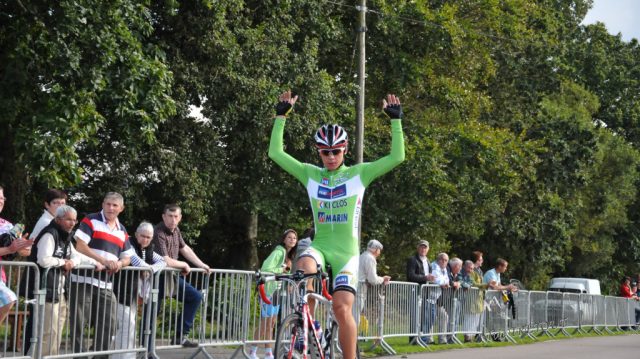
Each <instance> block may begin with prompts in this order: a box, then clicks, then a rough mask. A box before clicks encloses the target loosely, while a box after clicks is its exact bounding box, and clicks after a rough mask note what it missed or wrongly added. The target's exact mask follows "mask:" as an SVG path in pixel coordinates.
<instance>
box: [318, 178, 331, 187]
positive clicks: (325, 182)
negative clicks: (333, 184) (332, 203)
mask: <svg viewBox="0 0 640 359" xmlns="http://www.w3.org/2000/svg"><path fill="white" fill-rule="evenodd" d="M320 183H322V184H323V185H325V186H328V185H329V179H328V178H326V177H322V181H320Z"/></svg>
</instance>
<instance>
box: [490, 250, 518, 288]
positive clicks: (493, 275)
mask: <svg viewBox="0 0 640 359" xmlns="http://www.w3.org/2000/svg"><path fill="white" fill-rule="evenodd" d="M508 266H509V262H507V261H506V260H504V259H502V258H498V259H497V260H496V267H495V268H493V269H490V270H488V271H487V273H485V275H484V278H483V283H486V284H487V285H488V286H489V289H493V290H508V291H511V292H516V291H518V287H516V286H515V285H513V284H509V285H503V284H502V282H501V279H500V275H501V274H502V273H504V272H506V271H507V267H508Z"/></svg>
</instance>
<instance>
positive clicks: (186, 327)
mask: <svg viewBox="0 0 640 359" xmlns="http://www.w3.org/2000/svg"><path fill="white" fill-rule="evenodd" d="M178 300H179V301H181V302H182V304H183V306H182V315H181V317H182V318H181V319H182V323H183V324H182V330H181V331H179V332H178V334H177V337H178V338H180V337H181V336H182V335H187V334H189V331H191V328H193V320H194V319H195V317H196V313H197V312H198V308H200V302H202V294H201V293H200V292H199V291H198V290H196V289H195V288H194V287H193V286H191V284H189V283H188V282H186V281H185V280H184V279H183V278H182V276H179V277H178Z"/></svg>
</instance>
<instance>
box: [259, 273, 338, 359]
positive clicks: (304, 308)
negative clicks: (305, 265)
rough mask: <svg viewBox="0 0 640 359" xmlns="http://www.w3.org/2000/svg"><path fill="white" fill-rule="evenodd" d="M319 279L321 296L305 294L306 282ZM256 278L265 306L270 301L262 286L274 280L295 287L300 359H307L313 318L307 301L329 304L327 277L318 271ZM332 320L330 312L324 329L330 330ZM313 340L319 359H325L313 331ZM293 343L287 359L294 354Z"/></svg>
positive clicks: (319, 341) (318, 340) (319, 342)
mask: <svg viewBox="0 0 640 359" xmlns="http://www.w3.org/2000/svg"><path fill="white" fill-rule="evenodd" d="M316 277H317V278H321V283H322V294H323V295H322V296H320V295H318V294H316V293H307V282H308V280H309V279H311V278H316ZM256 278H257V281H258V290H259V293H260V297H261V299H262V301H263V302H264V303H266V304H271V301H270V300H269V298H268V297H267V295H266V293H265V291H264V284H265V282H267V281H271V280H275V281H282V282H285V283H289V284H291V285H293V286H295V287H296V289H297V290H296V292H297V298H296V305H295V310H294V313H296V314H298V315H300V316H301V317H302V330H303V332H302V337H303V347H302V349H303V351H302V353H303V355H302V359H307V358H308V352H309V342H308V339H309V327H310V326H311V324H312V323H313V322H314V318H313V314H312V313H311V310H310V309H309V303H308V301H309V299H310V298H314V299H315V300H316V301H317V302H318V303H330V302H331V299H332V298H331V295H330V294H329V292H328V291H327V286H326V278H327V275H326V273H322V272H320V271H318V272H317V273H312V274H304V273H303V272H302V271H297V272H296V273H294V274H282V275H263V274H261V273H260V272H257V273H256ZM331 318H333V315H332V314H331V312H330V315H329V319H328V320H327V322H328V323H327V324H328V325H326V326H325V328H327V329H330V325H332V322H333V320H332V319H331ZM312 338H313V340H314V341H315V345H316V348H319V352H320V358H321V359H325V352H324V348H323V347H322V343H321V338H320V337H319V336H318V333H316V331H315V330H313V337H312ZM295 342H296V340H292V341H291V343H290V344H289V352H288V353H289V354H288V359H291V358H292V355H293V353H294V351H295V350H294V346H295ZM276 345H278V343H276Z"/></svg>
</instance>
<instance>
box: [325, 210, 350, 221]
mask: <svg viewBox="0 0 640 359" xmlns="http://www.w3.org/2000/svg"><path fill="white" fill-rule="evenodd" d="M348 220H349V215H347V214H346V213H337V214H331V213H325V212H318V222H319V223H345V222H347V221H348Z"/></svg>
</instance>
